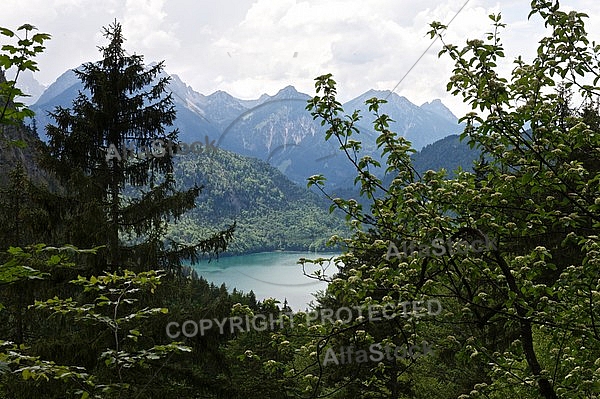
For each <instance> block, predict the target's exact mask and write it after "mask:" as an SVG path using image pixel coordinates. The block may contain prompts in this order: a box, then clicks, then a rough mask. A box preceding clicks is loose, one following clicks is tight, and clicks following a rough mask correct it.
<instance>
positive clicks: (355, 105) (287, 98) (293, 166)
mask: <svg viewBox="0 0 600 399" xmlns="http://www.w3.org/2000/svg"><path fill="white" fill-rule="evenodd" d="M171 78H172V79H171V82H170V84H169V89H170V90H171V92H172V93H173V98H174V102H175V105H176V109H177V120H176V122H175V125H174V127H176V128H178V129H179V132H180V133H179V139H180V141H182V142H186V143H192V142H194V141H200V142H203V143H204V142H205V137H208V139H209V140H210V141H212V140H214V141H215V145H216V146H218V147H220V148H223V149H225V150H229V151H232V152H235V153H238V154H241V155H245V156H250V157H256V158H259V159H262V160H264V161H267V162H268V163H270V164H271V165H273V166H275V167H277V168H278V169H279V170H280V171H281V172H283V173H284V174H285V175H286V176H287V177H288V178H290V179H291V180H292V181H294V182H296V183H300V184H302V185H303V184H305V182H306V178H308V177H309V176H311V175H314V174H321V173H322V174H324V175H325V176H326V177H327V178H328V182H329V184H330V185H331V186H337V187H348V186H351V185H352V180H353V179H354V177H355V172H354V171H353V169H352V168H351V165H349V163H348V160H347V159H346V158H345V157H344V156H343V155H342V154H341V152H340V150H339V148H338V147H339V144H338V143H337V142H334V141H333V139H332V140H330V141H329V142H325V140H324V132H325V128H324V127H322V126H321V125H320V123H319V122H318V121H315V120H313V118H312V116H311V115H310V113H309V112H308V111H307V110H306V105H307V100H308V99H309V98H310V97H311V96H309V95H307V94H303V93H299V92H298V91H296V89H295V88H294V87H293V86H287V87H285V88H283V89H281V90H280V91H279V92H278V93H277V94H275V95H273V96H270V95H267V94H263V95H262V96H260V97H259V98H258V99H256V100H241V99H238V98H235V97H233V96H231V95H229V94H228V93H226V92H223V91H217V92H214V93H212V94H210V95H203V94H201V93H198V92H196V91H195V90H193V89H192V88H191V87H190V86H189V85H187V84H186V83H185V82H183V81H182V80H181V79H180V78H179V77H178V76H177V75H171ZM82 89H83V87H82V85H81V82H80V81H79V79H78V78H77V76H76V75H75V73H74V72H73V70H68V71H67V72H65V73H64V74H63V75H61V76H60V77H59V78H58V79H57V80H56V82H54V83H53V84H51V85H50V86H49V87H48V88H47V89H46V90H45V91H44V92H43V94H42V95H41V96H40V97H39V99H38V100H37V102H36V103H35V104H34V105H33V106H32V107H31V109H32V110H33V111H35V112H36V123H37V126H38V133H39V135H40V137H41V138H42V140H45V139H46V137H45V129H44V127H45V126H46V125H47V124H48V123H52V119H51V118H50V117H49V116H48V115H47V113H48V111H52V110H53V109H54V108H55V107H56V106H61V107H65V108H68V107H70V106H71V103H72V100H73V99H74V98H75V97H76V95H77V93H78V92H79V91H80V90H82ZM372 97H378V98H386V99H387V101H388V103H387V104H384V105H383V106H382V107H381V112H384V113H387V114H388V115H389V116H390V117H391V118H392V119H393V120H394V121H395V122H393V123H392V125H391V126H390V127H391V129H392V130H394V131H396V132H398V133H399V134H402V135H403V136H404V137H406V138H407V139H408V140H410V141H411V142H412V143H413V147H414V148H415V149H417V150H420V149H421V148H423V147H424V146H426V145H428V144H431V143H434V142H435V141H437V140H440V139H442V138H444V137H447V136H449V135H451V134H456V133H459V132H460V131H461V130H462V127H461V126H460V125H459V124H458V122H457V118H456V116H454V115H453V114H452V112H451V111H450V110H449V109H448V108H446V107H445V106H444V105H443V104H442V102H441V101H439V100H433V101H431V102H429V103H425V104H423V105H421V106H418V105H415V104H413V103H411V102H410V101H409V100H408V99H406V98H405V97H402V96H399V95H397V94H395V93H391V94H390V92H389V91H375V90H370V91H368V92H366V93H364V94H363V95H361V96H359V97H357V98H355V99H353V100H351V101H349V102H347V103H346V104H344V109H345V110H346V113H351V112H352V111H353V110H354V109H359V110H360V111H361V115H362V116H363V119H362V120H361V122H360V124H359V129H360V132H361V133H360V135H359V136H358V137H357V138H356V139H357V140H360V141H362V143H363V149H364V153H363V155H371V156H373V157H375V158H376V159H378V158H379V156H378V151H376V142H375V140H376V138H377V134H376V133H375V132H374V131H373V130H372V123H371V122H372V120H373V119H374V117H373V116H372V115H370V113H369V112H368V108H367V106H366V105H365V104H364V101H365V100H367V99H369V98H372Z"/></svg>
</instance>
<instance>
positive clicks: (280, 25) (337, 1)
mask: <svg viewBox="0 0 600 399" xmlns="http://www.w3.org/2000/svg"><path fill="white" fill-rule="evenodd" d="M561 3H562V4H563V5H564V6H565V7H567V8H568V9H576V10H579V11H583V12H586V13H588V14H589V15H590V19H589V22H588V31H589V32H590V34H591V38H593V39H599V38H600V24H598V21H599V19H598V18H599V17H600V1H598V0H572V1H563V2H561ZM465 4H466V5H465ZM529 4H530V1H529V0H506V1H504V0H503V1H502V2H497V1H489V0H469V1H465V0H306V1H302V0H211V1H205V0H200V1H198V0H103V1H96V0H87V1H84V0H2V4H1V6H0V9H1V12H0V26H4V27H8V28H11V29H14V28H16V27H17V26H19V25H21V24H23V23H31V24H33V25H35V26H37V27H38V29H39V30H40V31H41V32H46V33H50V34H51V35H52V40H51V41H50V42H48V45H47V50H46V51H45V53H44V54H43V55H41V56H40V57H39V59H38V61H39V67H40V72H38V73H37V74H36V79H37V80H38V81H40V82H41V83H42V84H44V85H49V84H51V83H52V82H53V81H54V80H55V79H56V78H57V77H58V76H59V75H60V74H62V73H63V72H64V71H65V70H67V69H69V68H73V67H76V66H78V65H80V64H81V63H83V62H87V61H94V60H97V59H99V57H100V55H99V53H98V50H97V47H96V46H98V45H103V44H106V41H105V40H104V38H103V36H102V27H103V26H107V25H108V24H109V23H111V22H112V21H114V20H115V19H116V20H117V21H119V22H121V23H122V24H123V30H124V35H125V38H126V39H127V41H126V42H125V48H126V49H127V51H128V52H129V53H137V54H143V55H144V56H145V61H146V62H147V63H150V62H152V61H160V60H164V61H165V62H166V70H167V72H169V73H174V74H178V75H179V76H180V77H181V78H182V79H183V80H184V81H185V82H186V83H187V84H189V85H190V86H192V87H193V88H194V89H195V90H196V91H199V92H200V93H202V94H210V93H212V92H214V91H216V90H224V91H227V92H228V93H230V94H232V95H234V96H236V97H239V98H243V99H254V98H258V97H259V96H260V95H261V94H262V93H267V94H270V95H273V94H275V93H276V92H277V91H278V90H279V89H281V88H283V87H284V86H287V85H294V86H295V87H296V88H297V89H298V90H299V91H302V92H304V93H307V94H310V95H314V78H315V77H317V76H318V75H321V74H324V73H329V72H331V73H333V74H334V79H336V81H337V82H338V93H339V95H340V99H341V100H342V101H347V100H349V99H351V98H353V97H356V96H358V95H360V94H362V93H363V92H365V91H367V90H369V89H378V90H391V89H393V88H394V86H396V84H397V83H398V82H399V81H400V79H401V78H402V77H403V76H404V75H405V74H406V72H407V71H408V70H409V69H410V68H411V66H412V65H413V63H414V62H415V61H416V60H417V59H418V58H419V56H421V54H423V52H424V51H425V49H426V48H427V46H428V45H429V44H430V42H431V41H430V39H429V38H428V37H427V36H426V32H427V31H428V30H429V23H430V22H432V21H440V22H442V23H447V22H448V21H450V20H451V19H452V18H453V17H454V16H456V18H455V19H454V21H453V22H452V24H451V25H450V28H449V30H448V32H447V34H446V41H448V42H450V43H454V44H463V43H464V41H465V40H466V39H467V38H484V35H485V33H486V32H489V30H490V26H491V25H490V20H489V19H488V18H487V16H488V15H489V14H490V13H492V12H494V13H496V12H502V15H503V19H504V22H505V23H507V25H508V26H507V28H506V29H505V30H504V32H503V41H504V44H505V47H506V49H507V55H508V56H509V57H510V59H511V60H512V59H513V58H514V57H515V56H516V55H517V54H523V55H526V56H527V55H529V57H527V58H531V55H532V54H533V52H534V50H535V48H536V42H537V40H538V39H539V38H540V37H541V35H542V34H543V33H544V30H543V25H542V24H541V23H540V20H539V19H537V18H536V19H532V20H530V21H528V20H527V15H528V13H529ZM463 6H464V7H463ZM461 7H462V8H463V9H462V11H461V12H459V13H458V11H459V10H460V9H461ZM457 13H458V15H457ZM440 48H441V43H440V42H437V43H435V44H434V45H433V47H432V48H431V50H430V51H429V52H428V53H427V54H426V55H425V56H424V57H423V58H422V59H421V60H420V62H419V63H418V64H417V66H416V67H415V68H414V69H413V70H412V71H411V72H410V73H409V75H408V76H407V77H406V79H404V81H402V83H401V84H400V85H399V86H398V87H397V89H396V90H395V92H396V93H398V94H400V95H403V96H405V97H407V98H408V99H409V100H411V101H412V102H414V103H417V104H419V105H420V104H421V103H423V102H425V101H430V100H432V99H435V98H441V99H442V100H443V101H444V103H446V104H447V105H448V106H449V107H450V108H451V109H452V110H453V111H454V112H455V113H457V114H463V113H464V112H465V111H466V110H467V108H466V107H465V106H463V105H462V104H461V101H460V100H459V99H457V98H452V97H451V96H450V95H449V94H447V93H446V90H445V87H446V83H447V81H448V77H449V76H450V72H451V70H452V63H451V62H450V60H448V59H447V58H443V59H439V58H438V57H437V53H438V51H439V50H440Z"/></svg>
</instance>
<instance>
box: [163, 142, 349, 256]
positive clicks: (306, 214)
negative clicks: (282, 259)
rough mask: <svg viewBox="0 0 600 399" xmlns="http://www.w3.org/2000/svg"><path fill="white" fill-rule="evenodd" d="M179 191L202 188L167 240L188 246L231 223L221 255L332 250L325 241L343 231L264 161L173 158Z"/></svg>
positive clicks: (225, 155) (335, 218) (325, 209)
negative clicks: (233, 226) (230, 235)
mask: <svg viewBox="0 0 600 399" xmlns="http://www.w3.org/2000/svg"><path fill="white" fill-rule="evenodd" d="M175 158H176V160H175V172H174V173H175V177H176V179H177V181H178V183H179V184H180V185H181V186H182V187H191V186H193V185H194V184H199V185H201V186H202V187H203V189H202V192H201V194H200V196H199V197H198V199H197V201H196V202H197V206H196V208H194V209H193V210H191V211H190V212H188V213H187V214H186V215H185V216H184V217H183V219H182V220H181V221H180V222H179V223H177V224H176V225H174V226H173V229H172V230H171V234H170V237H171V238H173V239H176V240H181V241H185V242H193V241H195V240H198V239H199V238H200V237H203V236H206V235H207V234H208V233H212V232H214V231H216V230H218V229H219V228H221V227H222V226H223V225H226V224H232V223H233V222H235V223H236V233H235V236H234V238H233V240H232V242H231V244H230V246H229V247H228V250H227V253H226V254H225V255H232V254H239V253H249V252H260V251H272V250H278V249H283V250H307V249H309V250H321V251H323V250H332V249H333V248H331V247H327V246H326V242H327V240H328V239H329V237H330V236H331V235H333V234H340V235H344V234H346V233H347V228H346V226H345V224H344V222H343V220H344V219H343V217H342V215H341V213H339V212H335V213H333V214H330V213H329V203H328V201H327V200H326V199H325V198H324V197H323V196H320V195H318V194H316V193H314V192H311V191H309V190H307V189H305V188H304V187H300V186H298V185H296V184H294V183H292V182H291V181H290V180H289V179H288V178H287V177H285V176H284V175H283V174H282V173H281V172H279V170H277V169H275V168H273V167H272V166H271V165H269V164H268V163H266V162H265V161H261V160H259V159H256V158H248V157H244V156H242V155H238V154H234V153H232V152H229V151H225V150H221V149H218V150H215V151H213V152H210V153H208V154H201V155H196V154H187V155H180V156H179V155H178V156H176V157H175Z"/></svg>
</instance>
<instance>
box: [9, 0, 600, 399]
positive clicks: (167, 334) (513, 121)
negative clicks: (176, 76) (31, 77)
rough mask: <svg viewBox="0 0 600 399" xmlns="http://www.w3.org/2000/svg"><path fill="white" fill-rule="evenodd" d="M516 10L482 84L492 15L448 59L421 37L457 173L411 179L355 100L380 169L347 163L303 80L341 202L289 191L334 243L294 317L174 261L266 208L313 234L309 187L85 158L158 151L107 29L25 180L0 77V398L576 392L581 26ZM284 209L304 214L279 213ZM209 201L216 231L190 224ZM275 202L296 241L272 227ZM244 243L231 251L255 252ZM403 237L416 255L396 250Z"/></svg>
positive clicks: (130, 73) (345, 148) (164, 161)
mask: <svg viewBox="0 0 600 399" xmlns="http://www.w3.org/2000/svg"><path fill="white" fill-rule="evenodd" d="M531 13H532V15H535V16H537V17H539V18H541V19H542V20H543V22H544V23H545V25H546V27H547V31H546V32H547V35H546V36H545V37H544V38H543V39H542V40H540V41H539V43H538V46H539V47H538V51H537V53H536V54H537V55H536V56H535V57H534V58H533V59H532V60H531V61H525V60H523V59H522V58H518V59H517V60H516V61H515V63H514V68H513V69H512V70H511V72H509V73H508V74H506V76H505V75H503V74H502V73H501V72H500V70H501V68H500V67H499V65H500V64H501V62H503V61H505V60H504V58H505V49H504V47H503V44H502V41H501V37H502V32H503V28H504V24H503V22H502V19H501V18H500V15H491V16H490V25H491V30H490V33H489V34H488V35H486V37H485V38H484V39H472V40H468V41H467V42H466V44H464V45H462V46H458V45H454V44H451V43H447V42H446V41H445V37H444V31H445V29H446V26H444V25H442V24H440V23H438V22H432V23H431V31H430V35H431V37H432V38H438V39H439V40H440V42H441V43H442V51H441V53H440V56H441V57H450V59H451V60H453V62H454V69H453V71H452V76H451V78H450V81H449V83H448V86H447V88H448V90H449V91H450V92H451V93H452V94H454V95H456V96H459V97H461V98H462V99H463V100H464V101H465V102H466V103H468V104H470V105H471V106H472V109H473V111H472V112H471V113H469V114H467V115H466V116H465V117H464V118H463V119H462V122H464V123H465V131H464V133H463V134H462V135H461V139H462V140H463V143H467V144H468V145H469V146H470V147H472V148H474V149H476V150H477V151H479V152H480V153H481V157H478V161H477V162H476V164H475V165H474V167H473V170H472V171H467V170H465V171H455V172H454V173H453V174H452V175H451V176H449V175H448V174H447V172H446V171H436V170H429V171H425V172H424V173H421V171H418V170H416V168H415V165H413V161H412V158H411V156H412V155H413V154H414V150H413V149H412V148H411V145H410V143H409V142H408V141H407V140H406V139H404V138H403V137H402V136H400V135H398V134H397V133H395V132H393V131H391V130H390V129H389V126H390V120H389V117H388V116H387V115H385V114H382V113H381V112H380V105H381V104H382V103H383V102H384V101H385V100H382V99H377V98H373V99H369V100H367V102H366V104H367V106H368V108H369V111H370V112H371V113H372V114H373V115H374V117H375V120H374V122H373V128H374V130H375V131H376V132H377V133H378V134H379V136H378V138H377V145H378V148H379V151H380V152H381V153H382V155H383V156H384V159H385V164H384V165H381V164H380V163H379V162H378V161H376V160H374V159H373V158H372V157H369V156H361V146H360V142H359V141H358V140H356V138H357V137H359V136H358V134H357V132H358V129H357V127H356V126H357V124H358V121H359V120H360V115H359V114H358V113H356V112H353V110H344V109H342V106H341V103H340V102H339V101H338V99H337V84H336V82H335V80H334V79H333V76H332V75H331V74H325V75H322V76H319V77H317V78H316V80H315V95H314V97H312V98H311V99H310V100H309V101H308V102H307V108H308V109H309V110H310V112H311V114H312V116H313V117H314V118H315V119H317V120H319V121H321V122H322V123H323V125H324V126H326V127H327V132H326V134H325V137H324V140H333V141H334V142H336V143H338V144H339V145H340V151H341V152H342V153H343V154H345V155H346V156H347V158H348V162H349V163H350V164H352V165H353V166H354V167H355V169H356V175H357V177H356V182H357V186H358V187H359V189H360V194H361V196H362V197H363V198H362V199H361V201H358V200H357V199H355V198H338V197H337V196H334V195H331V194H330V193H329V192H328V189H327V182H326V179H325V177H324V176H313V177H312V178H311V179H310V180H309V186H311V187H312V188H313V190H317V191H320V192H322V193H323V194H324V195H325V198H328V199H329V200H330V201H331V211H332V212H339V213H341V214H343V215H345V217H346V220H347V222H348V224H347V228H348V233H347V234H345V235H335V236H333V237H332V238H331V241H332V242H333V243H334V244H338V245H340V247H341V248H342V249H343V253H342V255H341V256H339V257H336V258H331V259H317V260H312V261H310V260H307V262H314V263H320V264H323V265H326V264H328V263H330V262H335V263H336V264H337V266H338V269H339V273H337V274H336V275H335V276H322V278H323V279H326V280H327V281H329V285H328V289H327V290H326V291H325V292H324V293H323V294H322V295H320V296H319V298H318V303H317V305H316V306H315V308H314V309H313V310H312V311H311V312H308V313H304V312H298V313H294V314H293V313H291V312H289V309H286V308H285V307H283V308H282V306H281V304H278V303H276V302H275V301H273V300H265V301H263V302H257V301H256V298H255V297H254V295H253V294H252V293H248V294H243V293H239V292H236V291H234V292H231V293H228V292H227V291H226V289H225V287H215V286H211V285H209V284H208V283H207V282H206V281H204V280H202V279H198V278H195V277H193V276H187V275H186V273H182V271H183V268H182V259H197V258H199V257H201V256H210V255H218V254H222V253H224V252H226V251H228V250H229V248H230V246H232V245H233V242H234V241H233V240H234V237H235V235H236V234H237V232H238V229H240V228H241V229H248V230H249V231H254V232H257V231H260V229H253V227H252V226H253V223H261V220H263V219H261V217H262V215H263V212H265V211H266V210H267V209H269V210H271V209H275V210H276V211H278V212H280V213H281V218H279V219H274V222H273V223H278V224H281V225H282V227H284V228H289V229H290V238H289V240H288V241H286V243H285V245H287V246H289V247H290V248H291V247H294V245H300V244H301V243H299V242H298V241H297V240H298V237H301V233H303V232H304V230H303V229H307V231H309V232H310V233H311V234H312V233H313V232H314V233H315V234H320V232H322V231H324V230H326V229H330V228H337V226H338V225H337V224H336V223H335V219H326V217H325V216H324V215H321V214H319V213H317V214H316V215H315V216H314V218H313V217H312V214H308V213H306V212H313V211H314V209H315V207H316V204H318V203H319V201H320V200H319V199H318V198H317V197H313V196H312V195H310V194H306V193H304V192H302V191H300V190H298V189H297V188H293V187H288V189H286V190H284V189H282V188H280V189H279V190H280V191H278V189H277V188H278V187H285V186H286V184H288V183H287V182H286V181H282V180H281V179H282V176H281V175H279V174H277V173H276V172H268V173H269V174H268V176H269V178H268V179H265V180H262V181H257V179H256V177H255V176H253V174H252V173H253V171H254V170H256V169H257V168H259V169H260V168H267V166H266V164H264V163H249V162H250V161H248V160H247V159H244V158H242V157H239V156H237V155H235V154H230V153H226V152H222V151H217V153H216V154H213V156H214V157H213V158H210V157H204V158H203V157H197V158H185V157H182V158H181V159H178V160H175V159H174V157H172V156H167V155H165V156H162V157H146V158H144V159H140V160H137V161H134V162H127V161H124V160H118V159H111V160H109V161H107V160H106V159H105V153H104V152H103V151H101V150H99V149H100V148H101V147H106V146H107V145H108V143H121V142H123V141H124V140H125V139H128V140H132V141H134V142H135V143H136V145H139V146H140V147H143V146H147V145H150V144H151V142H152V141H153V140H154V139H155V138H156V137H159V138H164V139H165V140H166V139H170V140H176V139H177V131H169V126H170V123H171V122H172V120H173V118H175V117H176V115H174V113H173V112H172V111H173V108H172V99H171V98H170V96H169V95H167V94H166V93H165V90H164V88H165V84H166V83H167V82H166V81H163V80H160V79H159V80H158V81H156V80H155V79H154V78H156V76H158V75H159V73H160V70H161V68H162V64H160V63H159V64H156V65H155V66H154V67H152V68H150V69H145V68H144V65H143V58H142V56H139V55H133V56H130V55H127V54H126V53H125V51H124V49H123V47H122V45H123V40H124V38H123V36H122V34H121V27H120V25H119V24H118V23H117V22H115V23H113V24H111V25H109V26H108V27H107V28H106V29H105V31H104V35H105V39H106V41H107V44H106V47H101V48H100V51H101V55H102V59H101V60H100V61H98V62H91V63H88V64H86V65H85V68H84V69H83V70H82V71H80V72H79V73H78V74H79V76H80V78H81V79H82V81H83V82H84V83H85V85H86V88H88V89H90V92H91V93H92V95H91V97H86V96H85V95H83V94H82V95H80V96H79V97H78V98H77V99H76V101H75V102H74V103H73V106H72V107H71V108H68V109H66V108H59V109H56V110H55V112H54V114H53V117H54V120H55V124H54V125H53V126H52V127H50V129H49V135H50V137H51V139H50V141H49V143H48V145H47V146H46V145H40V147H39V148H38V149H36V150H35V154H36V156H38V157H39V165H40V166H39V167H40V169H35V168H32V167H31V166H30V164H28V163H27V162H26V160H27V157H29V155H26V154H27V153H28V151H30V147H31V146H34V145H35V143H34V142H35V140H29V139H25V138H26V137H28V133H27V132H26V131H25V130H23V129H24V128H23V127H22V121H23V118H24V117H26V116H28V115H29V114H30V112H29V111H28V110H27V108H26V107H25V106H24V105H23V104H19V103H18V101H16V100H15V99H16V98H17V96H19V95H21V94H22V93H21V92H20V90H19V89H18V75H17V78H16V79H15V80H13V81H2V82H0V100H2V103H3V104H5V106H4V107H3V110H2V113H1V114H0V127H1V131H0V133H1V137H0V138H1V142H0V145H1V146H2V152H3V153H5V154H7V155H6V159H14V160H15V163H16V165H15V167H14V168H13V169H12V172H11V173H8V174H7V175H6V176H5V177H4V178H5V181H4V183H3V188H2V190H3V193H2V203H1V204H0V205H1V206H2V207H3V212H2V215H3V218H5V220H4V221H3V223H4V226H10V228H4V229H3V230H2V231H1V234H2V237H1V239H2V246H1V247H2V254H1V256H0V304H1V305H2V306H1V308H0V319H1V320H2V323H1V325H2V327H1V329H0V338H1V341H0V397H3V398H38V397H43V398H138V397H149V398H159V397H160V398H163V397H166V396H172V397H177V398H245V399H250V398H324V397H327V398H348V397H357V398H423V399H425V398H442V399H443V398H460V399H467V398H487V399H490V398H491V399H501V398H502V399H504V398H507V397H508V398H544V399H554V398H573V399H575V398H577V399H579V398H599V397H600V371H599V370H600V360H599V359H600V334H599V331H600V325H599V320H600V266H599V263H600V262H599V261H600V251H599V247H600V242H599V235H598V231H599V228H600V214H599V210H600V199H599V193H600V178H599V176H600V156H599V154H600V151H599V149H600V141H599V137H600V135H599V131H600V101H599V98H598V96H599V94H600V87H598V86H597V83H598V81H600V62H599V60H600V47H598V46H597V45H596V44H595V43H594V42H592V41H591V40H590V39H588V35H587V32H586V30H585V21H586V18H587V16H586V15H585V14H582V13H578V12H576V11H564V10H562V9H561V8H560V7H559V4H558V1H539V0H533V1H532V2H531ZM0 37H2V39H3V41H4V43H6V44H4V45H3V47H2V51H1V52H0V67H2V69H8V68H11V67H15V68H18V69H20V70H35V69H36V68H37V67H36V63H35V56H36V55H38V54H39V53H41V52H42V51H43V50H44V45H43V44H44V42H46V41H47V40H50V36H49V35H47V34H43V33H37V31H36V29H35V28H34V27H33V26H30V25H23V26H21V27H20V28H18V29H16V30H14V31H13V30H9V29H7V28H1V29H0ZM510 61H512V60H510ZM452 140H454V139H452ZM19 160H21V161H22V162H21V163H22V165H21V166H19V162H18V161H19ZM177 163H179V164H178V165H176V164H177ZM224 163H228V164H235V168H233V169H231V170H232V172H228V173H224V172H223V169H220V168H218V165H222V164H224ZM177 168H181V169H177ZM381 169H383V170H385V171H386V173H387V175H390V176H392V179H390V180H386V178H384V179H381V178H379V177H377V176H382V175H383V174H382V173H375V172H374V171H375V170H381ZM176 171H177V172H176ZM208 171H211V173H210V174H209V173H208ZM213 175H214V176H213ZM228 179H235V181H236V182H235V184H234V183H232V182H231V181H228ZM203 185H204V187H202V186H203ZM204 190H206V191H204ZM265 192H269V195H266V196H260V198H268V199H269V200H268V201H265V202H264V203H253V202H252V201H253V199H254V198H257V195H258V194H264V193H265ZM295 200H297V201H298V202H299V203H303V204H304V207H301V206H299V207H294V208H287V207H286V203H289V202H290V201H295ZM211 201H215V202H221V203H222V204H221V207H220V209H222V210H223V212H229V211H230V210H231V208H234V209H235V210H236V211H240V218H239V219H236V220H234V221H232V224H231V225H227V226H214V223H212V224H211V215H209V214H207V213H206V208H204V209H203V208H202V207H203V206H206V205H202V204H203V203H204V204H206V203H208V204H210V202H211ZM194 212H197V213H196V215H197V216H196V217H198V215H202V216H201V217H202V218H204V219H206V221H207V222H206V224H205V225H204V224H203V225H201V226H198V224H199V222H198V221H197V220H198V219H194V220H196V222H194V223H192V222H191V220H192V219H191V218H188V217H189V215H192V214H194ZM203 212H204V213H203ZM290 212H291V214H293V215H294V216H296V217H298V218H301V219H302V220H303V222H302V224H299V226H304V227H302V228H294V227H292V226H287V225H286V223H291V220H292V219H290V218H289V217H288V216H289V215H290ZM330 220H331V222H330ZM233 222H235V223H233ZM178 223H183V227H177V224H178ZM215 228H216V230H214V229H215ZM242 231H244V230H242ZM254 234H255V235H254V236H250V237H249V238H248V242H247V243H243V245H262V244H263V243H264V245H268V244H267V242H268V240H269V239H271V238H270V237H261V236H260V234H258V233H254ZM174 237H176V238H177V240H175V239H173V238H174ZM406 243H411V244H415V243H416V245H417V246H418V248H419V250H418V251H412V250H411V251H407V252H408V253H404V252H399V251H398V249H402V248H405V246H403V244H406ZM483 243H485V245H483ZM277 244H278V245H279V243H277ZM282 245H283V244H282ZM238 250H243V247H242V248H238ZM132 259H138V261H137V262H134V261H132Z"/></svg>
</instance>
